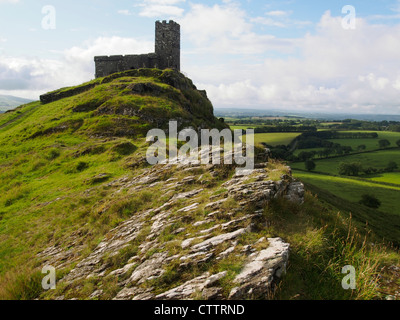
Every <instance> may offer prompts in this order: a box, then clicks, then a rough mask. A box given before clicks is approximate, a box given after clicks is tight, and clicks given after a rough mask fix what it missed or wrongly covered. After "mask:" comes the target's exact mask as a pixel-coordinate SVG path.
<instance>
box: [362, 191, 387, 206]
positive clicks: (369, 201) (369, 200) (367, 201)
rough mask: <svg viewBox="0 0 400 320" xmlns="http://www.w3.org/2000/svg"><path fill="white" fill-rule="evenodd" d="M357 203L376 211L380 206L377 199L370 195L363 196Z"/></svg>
mask: <svg viewBox="0 0 400 320" xmlns="http://www.w3.org/2000/svg"><path fill="white" fill-rule="evenodd" d="M359 203H360V204H362V205H364V206H367V207H369V208H373V209H378V208H379V207H380V206H381V204H382V203H381V201H380V200H379V199H378V198H376V197H375V196H373V195H370V194H363V195H362V196H361V200H360V202H359Z"/></svg>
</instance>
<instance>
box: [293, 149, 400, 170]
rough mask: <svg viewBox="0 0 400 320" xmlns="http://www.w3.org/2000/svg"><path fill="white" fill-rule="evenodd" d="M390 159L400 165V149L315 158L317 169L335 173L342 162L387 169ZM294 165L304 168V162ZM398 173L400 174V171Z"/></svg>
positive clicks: (294, 166) (296, 167)
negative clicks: (359, 163)
mask: <svg viewBox="0 0 400 320" xmlns="http://www.w3.org/2000/svg"><path fill="white" fill-rule="evenodd" d="M390 161H395V162H397V163H398V165H399V166H400V149H391V150H380V151H376V152H366V153H359V154H354V155H347V156H343V157H337V158H329V159H321V160H314V162H315V163H316V165H317V167H316V169H315V171H318V172H325V173H329V174H334V175H338V174H339V171H338V167H339V164H340V162H361V164H362V165H363V167H365V168H368V167H373V168H376V169H385V168H386V166H387V165H388V163H389V162H390ZM292 167H293V168H295V169H304V163H300V162H299V163H293V164H292ZM397 174H399V175H400V173H397ZM394 175H396V173H395V174H394Z"/></svg>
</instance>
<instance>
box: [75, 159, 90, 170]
mask: <svg viewBox="0 0 400 320" xmlns="http://www.w3.org/2000/svg"><path fill="white" fill-rule="evenodd" d="M87 168H89V164H88V163H86V162H84V161H79V163H78V164H77V165H76V170H78V171H79V172H81V171H83V170H85V169H87Z"/></svg>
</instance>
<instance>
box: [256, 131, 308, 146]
mask: <svg viewBox="0 0 400 320" xmlns="http://www.w3.org/2000/svg"><path fill="white" fill-rule="evenodd" d="M300 134H301V133H299V132H273V133H256V134H255V135H254V142H255V143H262V142H263V143H266V144H269V145H271V146H277V145H288V144H289V143H290V142H292V140H293V139H295V138H296V137H298V136H299V135H300Z"/></svg>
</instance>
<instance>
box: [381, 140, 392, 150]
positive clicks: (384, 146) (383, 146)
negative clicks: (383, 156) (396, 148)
mask: <svg viewBox="0 0 400 320" xmlns="http://www.w3.org/2000/svg"><path fill="white" fill-rule="evenodd" d="M389 146H390V141H389V140H387V139H382V140H379V148H382V149H383V148H386V147H389Z"/></svg>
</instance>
